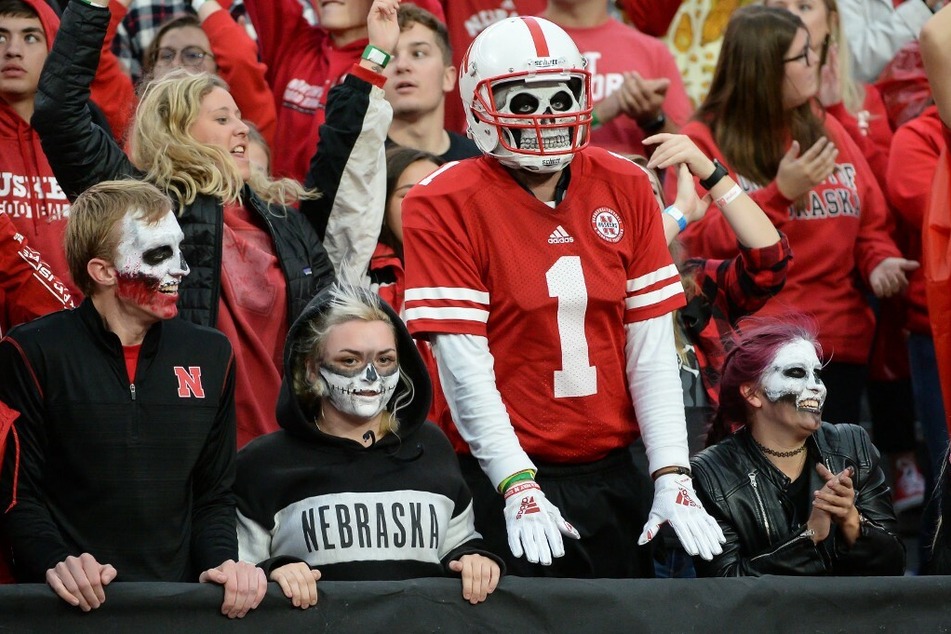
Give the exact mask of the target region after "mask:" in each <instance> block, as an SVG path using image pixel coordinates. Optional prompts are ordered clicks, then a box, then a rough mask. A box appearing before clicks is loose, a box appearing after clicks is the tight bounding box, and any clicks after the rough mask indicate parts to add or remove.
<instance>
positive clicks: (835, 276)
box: [668, 117, 901, 364]
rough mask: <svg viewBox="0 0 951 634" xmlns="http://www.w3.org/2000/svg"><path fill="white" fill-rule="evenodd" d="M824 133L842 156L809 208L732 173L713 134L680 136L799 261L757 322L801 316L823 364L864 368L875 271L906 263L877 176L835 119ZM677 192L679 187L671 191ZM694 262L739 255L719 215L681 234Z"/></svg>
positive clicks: (686, 130) (687, 130)
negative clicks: (743, 195)
mask: <svg viewBox="0 0 951 634" xmlns="http://www.w3.org/2000/svg"><path fill="white" fill-rule="evenodd" d="M825 127H826V133H827V135H828V137H829V138H830V139H831V140H832V141H833V142H834V143H835V144H836V147H837V148H838V149H839V154H838V157H837V159H836V167H835V169H834V170H833V173H832V175H830V176H829V178H827V179H826V180H825V181H823V182H822V183H820V184H818V185H816V186H815V187H813V188H812V190H811V191H810V192H809V194H808V196H807V197H806V204H805V207H804V208H802V209H800V208H798V207H797V205H796V204H795V203H794V202H793V201H791V200H789V199H788V198H786V197H784V196H783V195H782V194H781V193H780V192H779V188H778V187H777V186H776V181H775V180H773V181H771V182H769V183H765V184H762V185H761V184H757V183H753V182H751V181H750V180H749V179H747V178H744V177H743V176H742V175H738V174H736V172H735V171H734V170H733V169H732V168H731V167H730V164H729V162H728V161H727V160H726V157H724V156H723V153H722V152H721V151H720V148H719V147H717V145H716V143H715V142H714V140H713V137H712V135H711V132H710V129H709V128H708V127H707V126H706V125H704V124H703V123H700V122H698V121H691V122H690V123H688V124H687V125H685V126H684V127H683V128H682V129H681V133H682V134H686V135H688V136H689V137H690V138H691V139H693V140H694V142H695V143H696V144H697V146H698V147H699V148H700V149H701V150H702V151H703V152H704V153H705V154H706V155H707V156H709V157H711V158H716V159H718V160H719V161H720V162H721V163H722V164H723V165H724V166H725V167H726V168H727V169H729V170H730V174H731V176H732V177H733V178H734V179H735V180H736V181H737V182H738V183H740V185H741V186H742V187H743V189H744V190H745V191H746V192H747V193H748V194H749V195H750V197H752V198H753V200H755V201H756V203H757V204H759V206H760V207H761V208H762V209H763V211H764V212H765V213H766V215H767V216H769V218H770V220H772V222H773V225H775V227H776V228H777V229H778V230H780V231H781V232H783V233H784V234H785V235H786V237H787V238H788V239H789V246H790V247H791V248H792V253H793V261H792V263H791V264H790V266H789V272H788V274H787V277H786V286H785V287H784V288H783V290H782V291H781V292H780V293H779V294H778V295H777V296H776V297H774V298H773V299H771V300H770V301H769V302H767V303H766V306H765V307H763V308H762V309H761V310H760V311H759V312H758V313H757V314H758V315H783V314H786V313H788V312H790V311H800V312H804V313H807V314H810V315H812V316H813V317H814V318H815V319H816V322H817V324H818V326H819V343H820V344H822V351H823V356H824V358H825V359H827V360H828V359H834V360H835V361H838V362H843V363H858V364H864V363H866V362H867V360H868V355H869V349H870V347H871V343H872V335H873V333H874V316H873V314H872V310H871V308H870V307H869V305H868V302H867V301H866V294H867V293H868V292H869V291H868V279H869V274H870V273H871V272H872V270H873V269H874V268H875V267H876V266H877V265H878V264H879V263H881V262H882V260H884V259H885V258H887V257H900V256H901V253H900V252H899V251H898V249H897V247H896V246H895V244H894V243H893V242H892V240H891V238H890V237H889V235H888V232H887V228H886V220H887V214H888V208H887V205H886V203H885V197H884V195H883V194H882V191H881V190H880V189H879V187H878V183H877V181H876V179H875V176H874V175H873V174H872V170H871V169H870V168H869V166H868V163H866V161H865V158H864V157H863V156H862V152H861V151H860V150H859V148H858V146H856V145H855V143H854V142H853V141H852V139H851V138H849V135H848V134H847V133H846V132H845V130H844V129H843V128H842V126H841V125H840V124H839V123H838V121H836V120H835V119H833V118H832V117H829V118H827V119H826V121H825ZM671 185H673V186H674V187H676V182H674V183H672V184H671V183H668V195H670V193H671V192H670V186H671ZM681 236H682V238H683V240H684V243H685V244H686V246H687V249H688V251H689V253H690V255H692V256H697V257H706V258H727V257H731V256H733V255H736V253H737V252H738V250H739V249H738V245H737V241H736V235H735V234H734V233H733V230H732V229H731V228H730V226H729V224H728V223H727V221H726V219H725V218H724V217H723V214H721V213H720V210H719V209H717V208H716V207H711V208H710V210H709V211H707V214H706V216H705V217H704V218H703V220H701V221H699V222H697V223H694V224H692V225H690V226H689V227H687V229H686V231H684V233H683V234H681Z"/></svg>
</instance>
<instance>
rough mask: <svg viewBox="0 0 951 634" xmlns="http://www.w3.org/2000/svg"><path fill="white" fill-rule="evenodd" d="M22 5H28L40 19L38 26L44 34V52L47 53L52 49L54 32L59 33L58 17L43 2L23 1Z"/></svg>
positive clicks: (34, 0)
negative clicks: (41, 27) (39, 25)
mask: <svg viewBox="0 0 951 634" xmlns="http://www.w3.org/2000/svg"><path fill="white" fill-rule="evenodd" d="M23 3H24V4H28V5H30V8H32V9H33V10H34V11H36V13H37V15H38V16H39V17H40V24H41V25H42V26H43V32H44V33H45V34H46V50H47V52H49V51H50V49H52V48H53V39H54V38H55V37H56V32H57V31H59V16H58V15H56V11H53V8H52V7H50V5H48V4H46V2H45V0H23Z"/></svg>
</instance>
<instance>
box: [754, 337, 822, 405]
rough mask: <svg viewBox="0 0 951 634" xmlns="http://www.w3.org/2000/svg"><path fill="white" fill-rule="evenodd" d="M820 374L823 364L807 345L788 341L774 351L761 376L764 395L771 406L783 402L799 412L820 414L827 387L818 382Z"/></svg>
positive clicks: (798, 341) (811, 346)
mask: <svg viewBox="0 0 951 634" xmlns="http://www.w3.org/2000/svg"><path fill="white" fill-rule="evenodd" d="M821 370H822V364H821V363H820V362H819V357H818V356H817V355H816V349H815V347H814V346H813V345H812V344H811V343H810V342H808V341H806V340H805V339H797V340H795V341H791V342H789V343H787V344H785V345H783V346H782V347H780V348H779V350H777V351H776V356H775V357H774V358H773V362H772V363H771V364H770V366H769V368H767V369H766V371H765V372H764V373H763V379H762V385H763V392H764V393H765V394H766V398H768V399H769V400H770V401H772V402H773V403H775V402H778V401H781V400H786V401H789V402H790V403H792V404H794V405H795V406H796V409H798V410H801V411H805V412H811V413H813V414H820V413H821V412H822V404H823V403H824V402H825V400H826V386H825V385H823V384H822V379H820V378H819V373H820V372H821Z"/></svg>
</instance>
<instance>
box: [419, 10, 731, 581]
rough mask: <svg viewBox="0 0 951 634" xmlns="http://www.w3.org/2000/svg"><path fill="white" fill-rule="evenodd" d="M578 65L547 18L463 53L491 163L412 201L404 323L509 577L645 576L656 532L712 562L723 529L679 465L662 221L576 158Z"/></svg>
mask: <svg viewBox="0 0 951 634" xmlns="http://www.w3.org/2000/svg"><path fill="white" fill-rule="evenodd" d="M584 66H585V63H584V58H583V57H582V56H581V54H580V53H579V52H578V48H577V46H575V44H574V42H573V41H572V40H571V38H570V37H568V35H567V34H566V33H565V32H564V31H563V30H562V29H561V28H560V27H558V26H557V25H555V24H553V23H551V22H548V21H546V20H544V19H541V18H534V17H517V18H509V19H506V20H503V21H501V22H497V23H495V24H494V25H492V26H490V27H488V28H487V29H486V30H485V31H483V32H482V33H481V34H480V35H479V36H478V37H477V38H476V39H475V40H474V41H473V43H472V46H471V47H470V49H469V51H468V52H467V54H466V55H465V57H464V58H463V63H462V68H461V71H460V86H461V90H462V94H463V100H464V102H465V103H464V105H465V110H466V116H467V118H468V122H469V134H470V136H471V137H472V139H473V140H474V141H475V142H476V144H478V146H479V147H480V149H481V150H482V152H483V153H484V155H483V156H482V157H480V158H477V159H469V160H465V161H460V162H454V163H448V164H446V165H444V166H442V167H441V168H440V169H439V170H437V171H436V172H435V173H434V174H432V175H430V176H428V177H427V178H425V179H423V180H422V181H420V182H419V183H418V184H417V186H416V187H414V188H413V189H412V190H411V191H410V193H409V194H408V195H407V196H406V198H405V199H404V202H403V214H404V215H403V238H404V255H405V261H406V287H407V290H406V294H405V304H404V307H405V316H406V320H407V323H408V326H409V328H410V330H411V331H412V332H413V333H414V334H415V335H416V336H418V337H421V338H425V339H428V340H429V341H430V342H431V343H432V347H433V351H434V353H435V356H436V359H437V363H438V366H439V378H440V381H441V383H442V387H443V389H444V391H445V394H446V398H447V400H448V402H449V410H450V412H447V413H446V415H445V416H441V417H440V420H439V421H438V422H439V424H440V425H441V426H442V427H443V429H444V430H445V431H446V432H447V434H448V435H449V436H450V438H453V439H454V440H455V447H456V450H457V452H458V453H460V463H461V465H462V468H463V473H464V474H465V475H466V479H467V482H468V483H469V486H470V489H472V492H473V498H474V508H475V511H476V528H477V529H478V530H479V532H480V533H482V535H483V536H484V537H485V539H486V543H488V544H492V546H493V547H494V548H495V550H494V552H498V553H503V552H505V553H509V556H507V557H506V565H507V566H509V570H510V571H512V572H513V574H517V575H520V576H564V577H644V576H653V565H652V558H651V553H650V548H649V547H645V545H646V544H647V542H649V541H650V540H651V539H652V538H653V537H654V536H656V535H657V531H658V529H659V527H660V525H661V524H663V523H664V522H667V521H669V522H670V523H671V525H672V526H673V527H674V529H675V530H676V532H677V534H678V535H679V536H680V539H681V541H682V542H683V543H684V546H685V548H686V550H687V551H688V552H691V553H693V554H699V555H701V556H703V557H705V558H707V559H709V558H712V557H713V556H714V555H716V554H717V553H719V552H720V543H721V542H722V541H723V535H722V533H721V532H720V529H719V527H718V526H717V524H716V522H715V521H713V519H712V518H711V517H710V516H709V515H707V513H706V512H705V511H704V510H703V507H702V506H701V505H700V504H699V503H698V502H697V501H696V497H695V495H694V493H693V487H692V484H691V480H690V477H689V469H688V468H687V465H688V451H687V435H686V429H685V424H684V409H683V399H682V395H681V394H682V389H681V384H680V378H679V372H678V368H677V361H676V354H675V352H674V350H675V348H674V338H673V329H672V320H671V317H670V313H671V312H672V311H673V310H675V309H676V308H678V307H680V306H682V305H683V302H684V300H683V289H682V287H681V286H680V281H679V277H678V275H677V269H676V267H675V266H674V265H673V263H672V262H671V259H670V254H669V253H668V251H667V247H666V242H665V240H664V235H663V228H662V221H661V210H660V208H659V207H658V204H657V201H656V199H655V198H654V195H653V193H652V192H651V185H650V182H649V180H648V178H647V176H646V174H645V173H644V171H643V170H641V169H640V168H638V167H637V166H636V165H634V164H633V163H631V162H629V161H627V160H625V159H623V158H621V157H619V156H617V155H614V154H611V153H609V152H607V151H605V150H602V149H600V148H596V147H593V146H592V147H587V137H588V132H589V128H590V124H591V107H590V105H589V94H590V90H589V88H590V81H589V75H588V73H587V71H586V70H585V67H584ZM450 413H451V415H450ZM638 436H641V437H642V438H643V439H644V442H645V445H646V447H647V455H648V462H649V472H650V474H651V475H652V476H653V479H654V486H653V489H654V496H653V505H652V504H651V501H650V500H651V493H650V491H651V485H650V481H649V480H648V479H647V476H646V475H645V474H644V473H643V471H642V470H639V469H638V468H637V467H635V465H634V463H633V460H632V456H631V453H630V451H629V450H628V447H629V446H630V444H631V443H632V442H633V441H634V440H635V439H636V438H637V437H638ZM470 452H471V455H469V454H470ZM500 494H501V495H500ZM562 511H564V516H562ZM566 518H567V519H570V520H571V522H570V523H569V522H568V521H567V520H566ZM563 536H564V537H570V538H572V539H568V540H563ZM639 537H640V538H639ZM522 555H524V559H523V558H522ZM538 564H541V565H538ZM542 566H545V567H544V568H543V567H542Z"/></svg>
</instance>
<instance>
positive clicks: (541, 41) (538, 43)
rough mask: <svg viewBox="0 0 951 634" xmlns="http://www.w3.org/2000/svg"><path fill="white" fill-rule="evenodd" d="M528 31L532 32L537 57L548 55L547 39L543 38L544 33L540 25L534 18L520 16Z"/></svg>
mask: <svg viewBox="0 0 951 634" xmlns="http://www.w3.org/2000/svg"><path fill="white" fill-rule="evenodd" d="M522 20H523V21H524V22H525V26H527V27H528V32H529V33H531V34H532V41H533V42H535V52H536V53H537V54H538V56H539V57H549V55H550V54H549V52H548V40H546V39H545V33H544V32H543V31H542V25H541V24H539V23H538V20H536V19H535V18H524V17H523V18H522Z"/></svg>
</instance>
